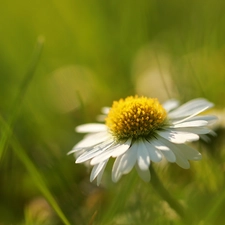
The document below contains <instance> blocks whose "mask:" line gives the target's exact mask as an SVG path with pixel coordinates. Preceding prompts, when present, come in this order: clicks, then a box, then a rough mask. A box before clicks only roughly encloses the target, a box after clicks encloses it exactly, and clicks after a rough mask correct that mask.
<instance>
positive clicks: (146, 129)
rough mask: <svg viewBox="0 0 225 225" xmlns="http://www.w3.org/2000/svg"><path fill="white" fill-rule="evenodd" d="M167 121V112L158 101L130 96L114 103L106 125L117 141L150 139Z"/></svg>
mask: <svg viewBox="0 0 225 225" xmlns="http://www.w3.org/2000/svg"><path fill="white" fill-rule="evenodd" d="M165 119H166V110H165V109H164V108H163V107H162V105H161V104H160V103H159V101H158V100H157V99H154V98H147V97H138V96H134V97H133V96H130V97H127V98H125V99H120V100H119V101H114V102H113V105H112V108H111V109H110V111H109V113H108V116H107V118H106V125H107V126H108V128H109V130H110V131H111V133H112V135H113V136H114V137H115V138H116V139H125V138H139V137H149V135H151V134H152V133H153V132H154V131H155V130H156V129H159V128H160V127H162V125H163V124H164V122H165Z"/></svg>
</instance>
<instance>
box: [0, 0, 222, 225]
mask: <svg viewBox="0 0 225 225" xmlns="http://www.w3.org/2000/svg"><path fill="white" fill-rule="evenodd" d="M224 7H225V2H224V1H222V0H218V1H216V2H215V1H212V0H209V1H203V0H200V1H194V0H190V1H184V0H182V1H178V0H172V1H157V0H149V1H147V0H142V1H134V0H130V1H128V0H125V1H92V0H84V1H81V0H74V1H72V0H65V1H59V0H52V1H43V0H39V1H37V0H34V1H28V0H21V1H12V0H9V1H2V2H1V7H0V23H1V26H0V33H1V35H0V117H1V120H0V199H1V200H0V224H1V225H8V224H21V225H30V224H32V225H34V224H37V225H53V224H54V225H57V224H88V225H97V224H100V225H112V224H113V225H115V224H116V225H125V224H127V225H128V224H129V225H131V224H134V225H138V224H155V225H158V224H183V223H184V224H185V223H187V224H188V223H189V224H190V223H192V224H201V225H208V224H223V223H224V222H225V215H224V213H223V211H224V210H223V209H224V207H225V191H224V186H225V179H224V178H225V177H224V170H225V163H224V162H225V143H224V122H223V118H224V110H223V108H224V106H225V103H224V99H223V98H224V95H225V89H224V83H225V66H224V60H225V54H224V46H225V30H224V26H225V14H224ZM36 43H37V44H36ZM133 94H139V95H148V96H151V97H157V98H159V100H160V101H164V100H166V99H168V98H170V97H173V98H178V99H179V100H180V101H181V102H183V101H186V100H189V99H192V98H195V97H205V98H207V99H209V100H211V101H212V102H214V103H215V109H216V111H215V112H213V111H212V114H213V113H216V114H217V115H219V117H220V118H221V120H220V123H219V124H218V126H217V127H216V131H217V133H218V136H217V137H213V138H212V140H211V142H209V143H207V144H206V143H203V142H201V143H197V144H196V146H197V148H198V149H199V151H201V153H202V155H203V159H202V161H200V162H194V163H192V165H191V169H190V170H183V169H181V168H179V167H177V166H176V165H174V164H163V163H162V164H160V165H156V164H152V165H151V166H153V167H154V168H155V170H156V173H157V174H158V176H159V178H160V179H161V181H162V183H163V184H164V186H165V188H166V189H167V190H168V191H169V193H170V194H171V196H173V197H174V198H175V199H176V200H177V201H178V202H179V203H180V204H181V205H182V206H184V208H185V211H186V213H187V215H189V218H190V220H182V219H181V218H180V217H179V215H177V214H176V212H175V211H174V210H173V209H172V208H171V207H170V206H169V205H168V203H167V202H166V201H165V200H164V199H162V198H161V197H160V196H159V195H158V194H157V192H156V189H157V187H153V186H152V185H153V183H150V184H146V183H144V182H143V181H141V180H140V178H138V177H137V175H136V172H135V171H133V172H132V173H130V174H128V175H127V176H124V177H122V179H121V180H120V181H119V182H118V184H114V183H112V181H111V168H112V167H111V165H110V163H109V165H108V166H107V168H106V173H105V174H104V176H103V183H102V185H101V186H100V187H97V186H96V185H95V184H94V183H90V182H89V174H90V171H89V170H88V169H87V168H86V167H85V166H84V165H77V164H74V158H73V156H71V155H70V156H67V155H66V154H67V152H68V151H69V150H71V148H72V147H73V145H75V143H76V142H77V141H79V140H80V139H81V138H82V136H81V135H79V134H76V133H75V132H74V127H75V126H77V125H79V124H82V123H85V122H92V121H95V119H96V115H98V114H99V113H100V109H101V107H103V106H110V105H111V103H112V101H113V100H118V99H119V98H121V97H126V96H128V95H133ZM112 162H113V161H112ZM112 162H111V164H112ZM187 221H188V222H187ZM190 221H191V222H190Z"/></svg>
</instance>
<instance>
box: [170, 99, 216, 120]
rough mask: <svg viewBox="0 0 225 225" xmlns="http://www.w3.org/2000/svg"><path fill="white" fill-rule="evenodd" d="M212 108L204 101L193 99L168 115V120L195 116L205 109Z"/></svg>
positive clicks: (209, 103) (210, 104)
mask: <svg viewBox="0 0 225 225" xmlns="http://www.w3.org/2000/svg"><path fill="white" fill-rule="evenodd" d="M211 107H213V103H211V102H209V101H207V100H206V99H202V98H199V99H194V100H192V101H189V102H187V103H185V104H183V105H182V106H180V107H178V108H177V109H175V110H174V111H172V112H170V113H169V114H168V117H169V118H179V117H188V116H190V115H197V114H199V113H201V112H203V111H205V110H206V109H209V108H211Z"/></svg>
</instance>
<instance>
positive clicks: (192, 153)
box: [178, 144, 202, 161]
mask: <svg viewBox="0 0 225 225" xmlns="http://www.w3.org/2000/svg"><path fill="white" fill-rule="evenodd" d="M178 147H179V149H180V151H181V152H182V154H184V155H185V158H186V159H188V160H195V161H196V160H201V159H202V155H201V153H200V152H198V151H197V150H195V149H194V148H191V147H190V146H188V145H184V144H181V145H179V146H178Z"/></svg>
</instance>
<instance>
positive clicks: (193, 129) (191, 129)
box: [170, 127, 211, 134]
mask: <svg viewBox="0 0 225 225" xmlns="http://www.w3.org/2000/svg"><path fill="white" fill-rule="evenodd" d="M170 130H171V131H178V132H186V133H194V134H208V133H210V132H211V130H210V129H209V128H207V127H184V128H170Z"/></svg>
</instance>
